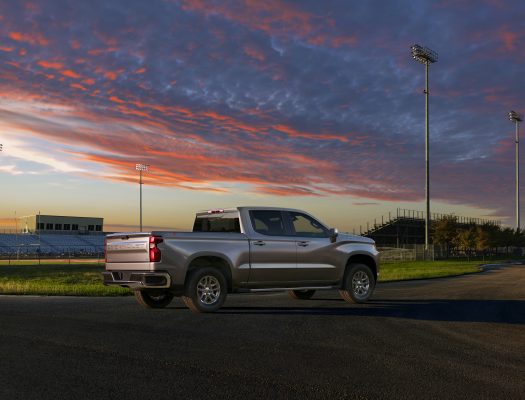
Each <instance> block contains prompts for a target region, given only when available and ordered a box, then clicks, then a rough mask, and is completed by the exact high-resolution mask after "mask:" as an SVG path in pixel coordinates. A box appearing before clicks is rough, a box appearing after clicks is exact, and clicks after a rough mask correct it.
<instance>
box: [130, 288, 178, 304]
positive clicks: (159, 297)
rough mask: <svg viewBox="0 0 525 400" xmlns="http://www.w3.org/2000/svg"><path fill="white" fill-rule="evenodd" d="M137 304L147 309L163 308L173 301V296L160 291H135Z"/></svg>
mask: <svg viewBox="0 0 525 400" xmlns="http://www.w3.org/2000/svg"><path fill="white" fill-rule="evenodd" d="M135 298H136V299H137V301H138V302H139V304H141V305H143V306H144V307H147V308H164V307H166V306H167V305H168V304H170V303H171V301H172V300H173V294H172V293H170V292H168V291H167V290H162V289H143V290H135Z"/></svg>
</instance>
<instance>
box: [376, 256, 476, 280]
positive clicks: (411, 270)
mask: <svg viewBox="0 0 525 400" xmlns="http://www.w3.org/2000/svg"><path fill="white" fill-rule="evenodd" d="M480 264H481V262H480V261H450V260H446V261H397V262H388V263H383V264H381V275H380V278H379V281H380V282H391V281H404V280H408V279H428V278H440V277H445V276H454V275H464V274H470V273H473V272H479V271H481V267H480Z"/></svg>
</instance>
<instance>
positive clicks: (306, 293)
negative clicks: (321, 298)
mask: <svg viewBox="0 0 525 400" xmlns="http://www.w3.org/2000/svg"><path fill="white" fill-rule="evenodd" d="M314 293H315V290H309V289H306V290H293V289H290V290H288V296H290V297H291V298H292V299H296V300H308V299H311V298H312V296H313V295H314Z"/></svg>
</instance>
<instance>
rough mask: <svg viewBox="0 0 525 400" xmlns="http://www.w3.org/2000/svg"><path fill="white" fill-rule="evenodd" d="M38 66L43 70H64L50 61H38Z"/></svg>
mask: <svg viewBox="0 0 525 400" xmlns="http://www.w3.org/2000/svg"><path fill="white" fill-rule="evenodd" d="M37 64H38V65H40V66H41V67H44V68H50V69H62V68H64V65H63V64H61V63H59V62H52V61H44V60H40V61H38V62H37Z"/></svg>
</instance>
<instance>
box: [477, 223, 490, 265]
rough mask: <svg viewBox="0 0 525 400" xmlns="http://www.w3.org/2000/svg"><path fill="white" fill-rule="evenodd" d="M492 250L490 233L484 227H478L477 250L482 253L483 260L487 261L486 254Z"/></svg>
mask: <svg viewBox="0 0 525 400" xmlns="http://www.w3.org/2000/svg"><path fill="white" fill-rule="evenodd" d="M489 248H490V237H489V232H488V231H487V230H486V229H484V228H483V227H482V226H477V227H476V250H477V251H481V252H482V254H483V259H485V253H486V251H487V250H488V249H489Z"/></svg>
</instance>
